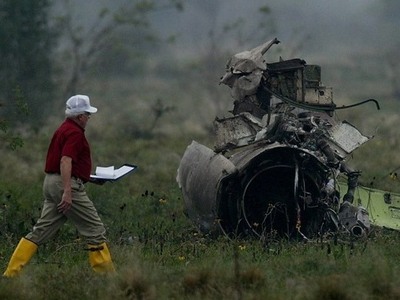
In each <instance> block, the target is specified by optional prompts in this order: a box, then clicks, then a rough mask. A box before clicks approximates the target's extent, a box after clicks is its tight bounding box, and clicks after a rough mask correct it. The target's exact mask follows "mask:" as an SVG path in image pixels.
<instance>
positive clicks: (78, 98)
mask: <svg viewBox="0 0 400 300" xmlns="http://www.w3.org/2000/svg"><path fill="white" fill-rule="evenodd" d="M96 112H97V108H96V107H93V106H91V105H90V99H89V97H88V96H85V95H75V96H72V97H71V98H69V99H68V100H67V103H66V109H65V116H66V117H67V118H70V119H73V120H74V121H75V122H76V123H77V124H78V125H79V126H81V127H82V128H85V127H86V123H87V121H88V120H89V119H90V115H91V114H94V113H96Z"/></svg>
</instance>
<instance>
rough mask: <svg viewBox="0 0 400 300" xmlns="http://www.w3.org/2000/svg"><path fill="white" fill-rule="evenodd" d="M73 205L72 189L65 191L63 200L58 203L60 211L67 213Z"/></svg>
mask: <svg viewBox="0 0 400 300" xmlns="http://www.w3.org/2000/svg"><path fill="white" fill-rule="evenodd" d="M71 205H72V195H71V191H64V193H63V195H62V198H61V202H60V203H58V205H57V209H58V211H59V212H60V213H63V214H65V213H66V212H67V211H68V210H69V209H70V208H71Z"/></svg>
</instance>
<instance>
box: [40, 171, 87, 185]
mask: <svg viewBox="0 0 400 300" xmlns="http://www.w3.org/2000/svg"><path fill="white" fill-rule="evenodd" d="M46 174H47V175H58V176H61V174H60V173H51V172H48V173H46ZM71 178H72V179H74V180H76V182H78V183H85V182H86V181H84V180H82V179H81V178H79V177H76V176H71Z"/></svg>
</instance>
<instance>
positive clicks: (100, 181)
mask: <svg viewBox="0 0 400 300" xmlns="http://www.w3.org/2000/svg"><path fill="white" fill-rule="evenodd" d="M89 182H90V183H94V184H98V185H103V184H105V183H106V182H107V180H106V179H101V178H90V180H89Z"/></svg>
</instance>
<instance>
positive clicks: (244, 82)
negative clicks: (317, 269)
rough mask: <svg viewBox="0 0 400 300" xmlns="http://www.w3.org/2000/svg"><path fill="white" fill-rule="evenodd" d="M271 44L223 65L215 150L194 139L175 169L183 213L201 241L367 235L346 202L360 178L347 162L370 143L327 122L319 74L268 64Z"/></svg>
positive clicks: (298, 63)
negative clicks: (226, 109) (228, 107)
mask: <svg viewBox="0 0 400 300" xmlns="http://www.w3.org/2000/svg"><path fill="white" fill-rule="evenodd" d="M278 43H279V41H278V40H277V39H273V40H271V41H268V42H266V43H265V44H263V45H261V46H259V47H256V48H254V49H252V50H250V51H244V52H241V53H238V54H236V55H234V56H233V57H232V58H231V59H230V60H229V61H228V63H227V66H226V72H225V75H224V76H223V77H222V78H221V81H220V83H221V84H225V85H227V86H229V87H230V88H231V92H232V97H233V99H234V107H233V110H232V116H230V117H227V118H222V119H220V118H217V119H215V121H214V131H215V137H216V138H215V147H214V149H210V148H208V147H206V146H204V145H201V144H199V143H197V142H195V141H193V142H192V144H191V145H189V146H188V148H187V149H186V151H185V153H184V155H183V157H182V160H181V162H180V165H179V169H178V176H177V181H178V184H179V186H180V188H181V190H182V194H183V199H184V203H185V208H186V211H187V215H188V217H189V218H190V219H191V220H193V222H194V223H195V224H196V225H197V226H198V228H199V229H200V230H202V231H203V232H207V233H225V234H228V235H256V236H259V237H261V238H268V237H273V238H275V237H277V236H279V237H289V238H300V239H305V240H308V239H312V238H317V237H321V236H324V235H327V234H330V233H344V234H347V235H349V236H352V237H363V236H366V235H367V233H368V231H369V229H370V222H369V218H368V212H367V211H366V210H365V209H364V208H363V207H362V206H359V205H358V204H357V203H354V200H353V199H354V191H355V189H356V187H357V185H358V178H359V176H360V172H359V171H358V170H353V169H351V168H350V167H349V166H348V165H347V164H346V162H345V160H346V157H348V156H349V155H350V154H351V153H352V152H353V151H354V150H356V149H357V148H358V147H360V146H361V145H363V144H364V143H366V142H367V141H368V140H369V139H370V137H367V136H365V135H363V134H362V133H360V132H359V130H358V129H357V128H355V127H354V126H353V125H351V124H350V123H348V122H346V121H339V120H337V119H336V118H335V109H336V105H335V103H334V102H333V93H332V88H331V87H326V86H324V85H322V83H321V67H320V66H318V65H308V64H307V63H306V62H305V61H304V60H302V59H298V58H295V59H290V60H282V59H281V60H280V61H278V62H273V63H266V61H265V60H264V55H265V54H266V52H267V51H268V50H269V49H270V48H271V47H272V46H273V45H276V44H278ZM371 101H375V102H376V100H373V99H371ZM376 103H377V102H376ZM377 105H378V104H377ZM342 108H343V107H342ZM378 108H379V106H378ZM341 175H345V178H346V177H347V183H345V184H344V185H343V184H342V185H341V184H339V181H338V178H339V176H341Z"/></svg>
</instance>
